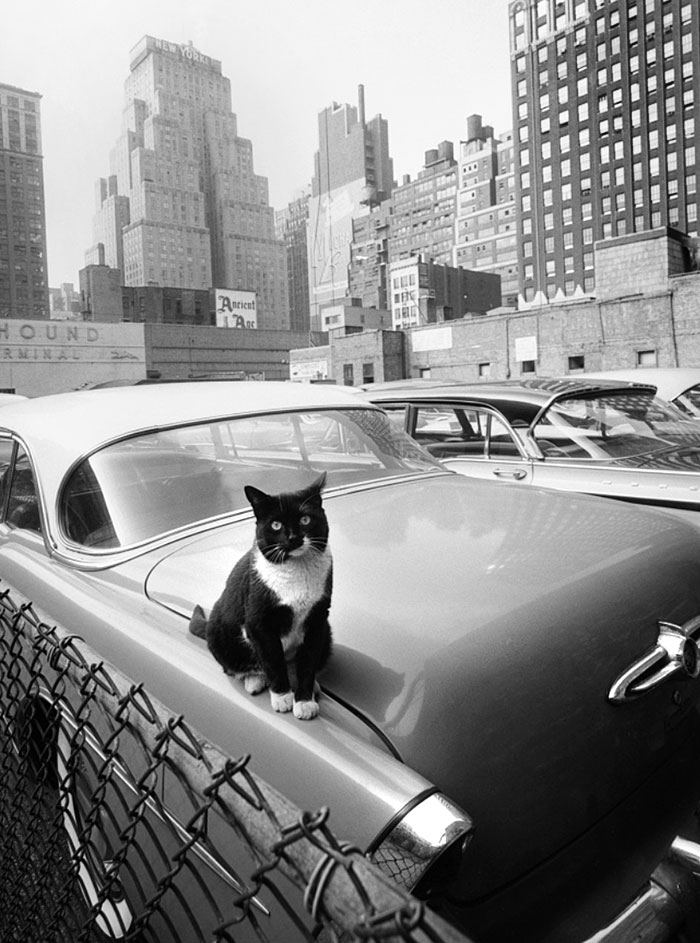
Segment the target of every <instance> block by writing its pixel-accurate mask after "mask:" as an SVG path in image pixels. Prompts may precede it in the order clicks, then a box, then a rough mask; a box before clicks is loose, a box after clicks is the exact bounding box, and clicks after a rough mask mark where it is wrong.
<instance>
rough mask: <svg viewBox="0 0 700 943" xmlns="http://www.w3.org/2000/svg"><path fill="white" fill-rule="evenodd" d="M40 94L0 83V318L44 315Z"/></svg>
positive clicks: (46, 296)
mask: <svg viewBox="0 0 700 943" xmlns="http://www.w3.org/2000/svg"><path fill="white" fill-rule="evenodd" d="M40 102H41V95H39V94H37V93H36V92H28V91H25V90H24V89H22V88H15V86H14V85H2V84H0V318H48V317H49V284H48V268H47V262H46V211H45V202H44V171H43V157H42V153H41V151H42V147H41V110H40Z"/></svg>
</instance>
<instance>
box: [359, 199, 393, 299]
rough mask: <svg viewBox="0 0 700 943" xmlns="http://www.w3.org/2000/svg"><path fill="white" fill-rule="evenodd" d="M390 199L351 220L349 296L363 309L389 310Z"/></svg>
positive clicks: (391, 208)
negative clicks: (358, 301) (366, 213)
mask: <svg viewBox="0 0 700 943" xmlns="http://www.w3.org/2000/svg"><path fill="white" fill-rule="evenodd" d="M392 210H393V207H392V201H391V198H389V199H388V200H384V202H383V203H380V204H379V205H378V206H373V207H372V208H371V211H370V213H369V214H368V215H365V216H357V217H355V219H353V221H352V243H351V245H350V264H349V266H348V293H349V295H350V297H351V298H358V299H359V300H360V302H361V303H362V305H363V306H364V307H366V308H379V309H381V310H385V311H386V310H388V307H389V304H388V298H389V292H388V275H389V244H390V232H391V214H392Z"/></svg>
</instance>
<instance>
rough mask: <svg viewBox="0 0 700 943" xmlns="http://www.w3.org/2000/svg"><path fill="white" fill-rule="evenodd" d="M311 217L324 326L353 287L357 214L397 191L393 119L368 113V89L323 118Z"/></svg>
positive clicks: (313, 275) (314, 295)
mask: <svg viewBox="0 0 700 943" xmlns="http://www.w3.org/2000/svg"><path fill="white" fill-rule="evenodd" d="M318 132H319V149H318V151H317V152H316V155H315V160H314V177H313V180H312V184H311V187H312V189H311V199H310V203H309V223H308V253H309V302H310V312H311V327H312V328H313V329H315V330H317V329H318V328H319V326H320V317H321V315H320V311H321V306H322V305H324V304H328V303H330V302H334V301H338V300H339V299H341V298H343V297H344V296H345V295H346V294H347V291H348V264H349V262H350V245H351V242H352V238H353V218H355V217H358V216H362V215H366V214H368V213H369V212H370V209H371V208H372V207H373V206H377V205H378V204H379V203H381V202H382V200H384V199H386V198H387V197H388V196H390V195H391V191H392V189H393V186H394V181H393V163H392V161H391V158H390V156H389V130H388V124H387V122H386V120H385V119H384V118H382V116H381V115H376V116H375V117H374V118H372V119H371V120H370V121H367V120H366V119H365V102H364V89H363V87H362V86H360V87H359V95H358V106H357V107H355V106H353V105H348V104H344V105H338V104H337V103H335V102H334V103H333V105H331V106H330V107H329V108H326V109H324V111H322V112H321V113H320V115H319V120H318Z"/></svg>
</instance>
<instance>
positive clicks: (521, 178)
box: [509, 0, 700, 307]
mask: <svg viewBox="0 0 700 943" xmlns="http://www.w3.org/2000/svg"><path fill="white" fill-rule="evenodd" d="M509 19H510V52H511V70H512V73H511V75H512V88H513V137H514V146H515V166H516V199H517V202H518V220H519V232H518V237H519V238H518V244H519V253H520V256H519V267H520V299H519V302H520V306H521V307H528V306H532V305H541V304H546V303H548V302H552V301H558V300H564V299H566V298H572V297H584V296H586V295H590V294H592V293H593V292H594V289H595V272H594V248H593V247H594V244H595V243H596V242H598V241H599V240H601V239H609V238H613V237H615V236H625V235H630V234H632V233H635V232H644V231H645V230H650V229H657V228H660V227H665V226H671V227H674V228H676V229H679V230H681V231H683V232H686V233H689V234H690V235H696V234H697V232H698V221H697V219H698V206H699V205H700V198H699V191H698V179H699V177H700V146H698V131H699V130H700V128H699V125H700V107H699V103H700V69H699V68H698V58H699V57H700V5H698V3H697V0H664V2H663V3H662V2H660V0H657V2H653V0H645V2H642V0H606V2H601V0H567V2H566V3H561V2H555V0H512V2H511V3H510V5H509Z"/></svg>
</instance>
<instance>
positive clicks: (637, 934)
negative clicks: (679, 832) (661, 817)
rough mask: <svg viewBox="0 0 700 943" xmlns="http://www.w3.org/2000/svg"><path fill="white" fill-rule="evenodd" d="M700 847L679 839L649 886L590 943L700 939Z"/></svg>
mask: <svg viewBox="0 0 700 943" xmlns="http://www.w3.org/2000/svg"><path fill="white" fill-rule="evenodd" d="M699 877H700V845H698V844H696V843H695V842H691V841H688V840H687V839H684V838H677V839H676V841H675V842H674V843H673V845H672V846H671V849H670V851H669V854H668V856H667V858H666V859H665V860H664V861H663V862H662V863H661V864H660V865H659V867H658V868H657V869H656V870H655V871H654V873H653V874H652V876H651V878H650V880H649V883H648V885H647V886H646V887H645V888H644V889H643V890H642V891H641V892H640V894H639V895H638V896H637V897H636V898H635V900H634V901H632V903H631V904H630V905H629V906H628V907H627V908H626V909H625V910H624V911H623V912H622V913H621V914H620V915H619V916H618V917H616V918H615V920H613V921H612V922H611V923H609V924H608V926H607V927H605V928H603V929H601V930H600V931H599V932H598V933H596V934H594V935H593V936H592V937H589V939H588V940H587V941H586V943H629V941H630V940H634V941H635V943H667V941H669V940H671V939H672V938H673V937H674V936H675V935H676V934H677V933H679V932H682V933H683V935H684V937H687V938H688V939H698V938H700V880H699Z"/></svg>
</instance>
